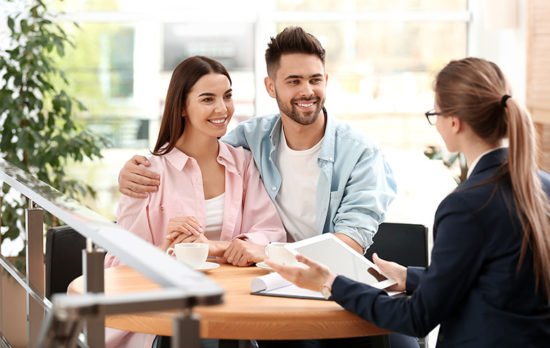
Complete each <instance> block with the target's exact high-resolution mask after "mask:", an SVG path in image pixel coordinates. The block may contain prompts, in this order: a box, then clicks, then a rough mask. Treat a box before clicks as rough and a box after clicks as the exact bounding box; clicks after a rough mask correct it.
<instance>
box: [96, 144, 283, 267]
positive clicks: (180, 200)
mask: <svg viewBox="0 0 550 348" xmlns="http://www.w3.org/2000/svg"><path fill="white" fill-rule="evenodd" d="M218 144H219V153H218V158H217V161H218V163H220V164H222V165H223V166H224V167H225V203H224V213H223V214H224V215H223V225H222V230H221V236H220V240H226V241H231V240H233V239H235V238H241V239H246V240H248V241H250V242H252V243H256V244H261V245H266V244H268V243H269V242H271V241H286V233H285V230H284V227H283V224H282V222H281V219H280V218H279V215H278V214H277V211H276V209H275V206H274V205H273V202H272V201H271V199H270V198H269V196H268V195H267V192H266V191H265V188H264V185H263V183H262V181H261V179H260V175H259V173H258V170H257V168H256V166H255V164H254V160H253V159H252V154H251V153H250V152H249V151H247V150H245V149H243V148H242V147H238V148H234V147H232V146H230V145H227V144H225V143H223V142H218ZM149 161H150V162H151V167H150V168H149V169H151V170H152V171H154V172H156V173H159V174H160V186H159V188H158V191H157V192H153V193H150V194H149V196H148V197H147V198H146V199H140V198H132V197H129V196H126V195H122V196H121V199H120V202H119V205H118V213H117V215H118V220H117V223H118V224H119V225H120V226H122V227H123V228H125V229H127V230H129V231H131V232H133V233H135V234H137V235H138V236H140V237H141V238H143V239H145V240H146V241H148V242H150V243H152V244H154V245H156V246H160V245H161V244H162V243H163V240H164V238H165V233H166V226H167V225H168V220H169V219H171V218H173V217H176V216H194V217H196V218H197V220H198V221H199V223H200V224H201V225H202V226H203V227H206V211H205V199H204V190H203V184H202V175H201V170H200V168H199V165H198V164H197V161H195V159H194V158H192V157H189V156H187V155H186V154H185V153H183V152H181V151H180V150H178V149H176V148H174V149H172V151H170V152H169V153H167V154H166V155H162V156H151V157H150V158H149ZM116 265H118V259H116V258H115V257H114V256H113V255H110V254H107V255H106V258H105V266H106V267H112V266H116Z"/></svg>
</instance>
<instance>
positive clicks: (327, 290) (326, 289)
mask: <svg viewBox="0 0 550 348" xmlns="http://www.w3.org/2000/svg"><path fill="white" fill-rule="evenodd" d="M321 295H323V297H324V298H326V299H327V300H328V299H329V298H330V297H331V296H332V291H331V290H330V288H329V287H328V286H327V285H326V284H323V287H322V288H321Z"/></svg>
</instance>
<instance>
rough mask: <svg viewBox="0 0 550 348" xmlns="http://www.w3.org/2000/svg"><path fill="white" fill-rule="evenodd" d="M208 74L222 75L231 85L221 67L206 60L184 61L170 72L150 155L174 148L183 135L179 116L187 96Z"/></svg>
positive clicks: (161, 153)
mask: <svg viewBox="0 0 550 348" xmlns="http://www.w3.org/2000/svg"><path fill="white" fill-rule="evenodd" d="M211 73H215V74H221V75H225V76H226V77H227V79H228V80H229V83H230V84H231V77H230V76H229V73H228V72H227V70H226V69H225V67H224V66H223V65H222V64H221V63H219V62H217V61H215V60H214V59H211V58H208V57H204V56H194V57H190V58H187V59H186V60H184V61H183V62H181V63H180V64H179V65H178V66H177V67H176V69H174V72H173V73H172V78H171V79H170V85H169V86H168V92H167V93H166V101H165V104H164V113H163V115H162V121H161V124H160V130H159V135H158V138H157V144H156V145H155V149H154V150H153V152H152V153H153V155H157V156H160V155H163V154H166V153H168V152H170V151H171V150H172V149H173V148H174V146H175V145H176V142H177V141H178V139H179V138H180V137H181V135H182V134H183V128H184V121H183V117H182V112H183V110H184V109H185V105H186V102H187V95H188V94H189V91H190V90H191V88H193V86H194V85H195V83H197V81H198V80H199V79H200V78H201V77H203V76H204V75H207V74H211Z"/></svg>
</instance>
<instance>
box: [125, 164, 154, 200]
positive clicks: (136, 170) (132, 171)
mask: <svg viewBox="0 0 550 348" xmlns="http://www.w3.org/2000/svg"><path fill="white" fill-rule="evenodd" d="M140 164H142V165H144V166H146V167H149V166H151V163H150V162H149V161H148V160H147V158H145V157H143V156H138V155H135V156H134V157H132V159H130V160H129V161H128V162H126V164H125V165H124V167H122V169H121V170H120V173H119V174H118V190H119V191H120V193H122V194H124V195H127V196H130V197H134V198H147V193H145V192H156V191H157V190H158V186H159V185H160V175H158V174H157V173H155V172H152V171H150V170H148V169H145V168H143V167H141V166H140Z"/></svg>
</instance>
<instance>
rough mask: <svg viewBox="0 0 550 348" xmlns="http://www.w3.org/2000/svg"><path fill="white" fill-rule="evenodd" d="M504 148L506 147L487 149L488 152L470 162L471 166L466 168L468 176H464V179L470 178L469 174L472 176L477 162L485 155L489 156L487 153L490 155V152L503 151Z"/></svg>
mask: <svg viewBox="0 0 550 348" xmlns="http://www.w3.org/2000/svg"><path fill="white" fill-rule="evenodd" d="M506 147H507V146H499V147H495V148H493V149H489V150H487V151H485V152H484V153H482V154H481V155H479V156H478V157H477V158H476V159H475V160H474V161H473V162H472V164H471V165H470V168H468V175H467V176H466V178H469V177H470V174H472V172H473V171H474V168H475V167H476V165H477V163H478V162H479V160H480V159H481V158H482V157H483V156H485V155H487V154H489V153H491V152H493V151H496V150H498V149H503V148H506Z"/></svg>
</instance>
